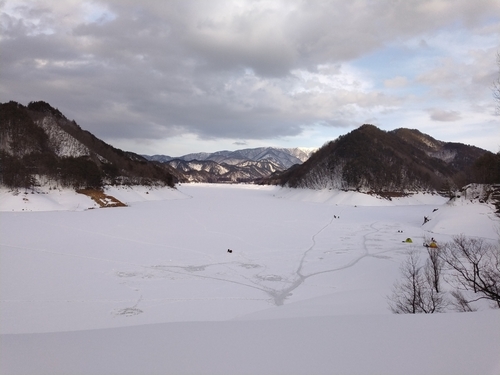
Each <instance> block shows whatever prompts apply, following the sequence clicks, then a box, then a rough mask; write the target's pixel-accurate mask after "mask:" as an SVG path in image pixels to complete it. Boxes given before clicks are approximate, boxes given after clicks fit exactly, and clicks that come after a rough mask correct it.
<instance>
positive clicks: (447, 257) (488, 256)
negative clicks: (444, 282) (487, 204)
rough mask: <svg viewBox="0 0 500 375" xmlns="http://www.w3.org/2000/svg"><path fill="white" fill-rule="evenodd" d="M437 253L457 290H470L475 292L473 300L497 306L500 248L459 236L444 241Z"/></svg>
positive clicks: (499, 304)
mask: <svg viewBox="0 0 500 375" xmlns="http://www.w3.org/2000/svg"><path fill="white" fill-rule="evenodd" d="M439 254H440V257H441V258H442V260H443V261H444V263H445V264H446V266H447V268H448V269H449V271H450V275H449V278H450V282H451V284H453V285H454V286H455V287H456V288H458V290H459V291H460V290H462V291H473V292H474V293H476V295H478V297H477V298H476V299H475V300H480V299H488V300H491V301H494V302H495V304H496V305H497V306H498V307H500V247H498V246H493V245H492V244H490V243H487V242H485V241H484V240H483V239H479V238H467V237H465V236H463V235H461V236H456V237H455V238H454V239H453V241H451V242H448V243H446V244H445V245H444V246H443V248H442V250H441V252H440V253H439ZM461 297H463V294H461ZM464 300H465V298H464ZM473 301H474V300H472V301H467V302H473Z"/></svg>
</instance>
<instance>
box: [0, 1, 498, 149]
mask: <svg viewBox="0 0 500 375" xmlns="http://www.w3.org/2000/svg"><path fill="white" fill-rule="evenodd" d="M0 27H1V30H0V102H7V101H10V100H14V101H17V102H20V103H21V104H24V105H27V104H28V103H29V102H30V101H36V100H43V101H46V102H48V103H49V104H51V105H52V106H54V107H56V108H58V109H59V110H60V111H61V112H62V113H63V114H64V115H66V117H68V118H69V119H74V120H75V121H76V122H77V123H78V124H79V125H80V126H81V127H82V128H83V129H85V130H89V131H90V132H92V133H93V134H95V135H96V136H97V137H99V138H101V139H103V140H104V141H106V142H108V143H110V144H112V145H113V146H115V147H118V148H121V149H123V150H127V151H134V152H137V153H141V154H166V155H171V156H180V155H184V154H187V153H191V152H200V151H205V152H213V151H218V150H235V149H241V148H252V147H260V146H278V147H320V146H321V145H323V144H324V143H325V142H327V141H329V140H332V139H335V138H337V137H338V136H339V135H342V134H346V133H348V132H350V131H352V130H353V129H355V128H357V127H359V126H360V125H362V124H364V123H370V124H374V125H376V126H378V127H380V128H381V129H384V130H392V129H396V128H399V127H406V128H413V129H418V130H420V131H422V132H424V133H427V134H429V135H431V136H433V137H434V138H436V139H439V140H443V141H453V142H462V143H466V144H472V145H475V146H478V147H482V148H485V149H488V150H490V151H493V152H498V151H500V116H499V115H498V114H496V112H495V107H496V103H495V100H494V98H493V95H492V85H493V82H494V81H495V80H496V79H498V74H499V67H498V65H497V54H498V52H499V51H500V1H499V0H473V1H472V0H349V1H346V0H330V1H322V0H303V1H299V0H297V1H294V0H283V1H278V0H276V1H274V0H266V1H245V0H234V1H218V0H178V1H176V0H169V1H157V0H141V1H137V0H95V1H86V0H64V1H60V0H43V1H42V0H32V1H28V0H0Z"/></svg>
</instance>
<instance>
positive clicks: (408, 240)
mask: <svg viewBox="0 0 500 375" xmlns="http://www.w3.org/2000/svg"><path fill="white" fill-rule="evenodd" d="M403 242H406V243H413V241H412V240H411V238H410V237H408V238H407V239H406V240H404V241H403Z"/></svg>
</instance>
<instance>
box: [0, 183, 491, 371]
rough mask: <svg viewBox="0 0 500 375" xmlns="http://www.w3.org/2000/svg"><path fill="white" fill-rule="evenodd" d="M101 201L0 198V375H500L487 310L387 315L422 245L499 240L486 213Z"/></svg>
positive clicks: (318, 203) (279, 192) (321, 204)
mask: <svg viewBox="0 0 500 375" xmlns="http://www.w3.org/2000/svg"><path fill="white" fill-rule="evenodd" d="M107 193H108V194H109V195H113V196H114V197H116V198H117V199H119V200H121V201H122V202H125V203H127V204H128V205H129V207H126V208H108V209H95V210H87V211H76V212H74V211H71V207H75V203H74V202H73V201H71V199H69V200H68V202H66V203H64V204H62V203H59V206H57V205H53V206H50V205H45V206H44V205H43V204H42V203H40V205H39V206H37V205H36V204H35V203H33V207H32V210H33V211H38V212H18V211H22V210H21V209H22V208H25V207H26V206H25V205H26V203H25V201H22V200H21V201H20V200H19V199H18V198H19V197H18V196H12V194H10V195H8V194H1V196H0V211H2V212H0V296H1V300H0V333H1V335H0V345H1V346H0V373H2V374H4V373H5V374H15V373H38V370H40V369H47V372H48V373H49V372H50V373H51V374H65V373H75V372H79V373H85V374H108V373H130V374H136V373H148V374H155V373H158V374H165V373H167V374H168V373H170V374H183V373H185V374H188V373H190V374H255V373H259V374H266V373H268V374H280V373H282V374H289V373H298V374H300V373H304V374H305V373H314V374H322V373H325V374H331V373H338V374H355V373H356V374H381V373H384V374H401V373H405V374H431V373H439V374H460V373H463V374H468V373H481V374H489V373H491V374H494V373H498V370H499V369H500V360H499V359H498V358H497V356H495V355H494V354H492V353H498V352H499V351H500V334H498V332H500V314H499V312H498V310H488V309H483V311H480V312H476V313H468V314H458V313H448V314H435V315H431V316H398V315H394V314H391V313H390V311H389V309H388V305H387V298H386V297H387V295H389V294H390V293H391V287H392V285H393V283H394V281H395V280H396V279H397V278H398V277H399V264H400V263H401V261H402V260H403V259H404V258H405V254H406V251H407V250H408V249H409V248H413V249H417V250H419V251H422V254H425V251H426V250H425V248H424V247H422V246H421V245H422V242H423V240H424V237H431V236H432V237H435V238H436V239H437V240H438V242H445V241H448V240H449V239H451V237H452V235H454V234H460V233H464V234H465V235H470V236H479V237H484V238H486V239H487V240H495V239H497V238H498V237H497V234H496V228H498V225H499V221H498V219H497V218H496V217H495V215H494V214H493V212H492V210H491V207H489V206H487V205H480V204H474V205H472V204H455V205H449V204H446V200H445V199H443V198H441V197H437V196H432V195H420V196H417V197H415V196H414V197H409V198H402V199H397V200H393V201H386V200H379V199H376V198H373V197H370V196H365V195H360V194H356V193H347V192H331V191H322V192H308V191H305V190H288V189H279V188H276V187H260V186H251V185H205V184H196V185H189V184H188V185H183V186H179V187H178V190H172V189H116V188H113V189H109V190H108V191H107ZM65 194H66V193H65ZM39 196H40V197H41V198H40V199H41V200H43V199H45V198H47V199H46V201H50V199H53V198H52V197H51V194H45V195H44V194H39ZM82 197H83V196H82ZM77 198H78V199H80V198H81V197H77ZM85 198H86V197H85ZM89 201H90V199H89ZM80 204H81V206H84V204H83V203H80ZM50 207H53V209H54V210H57V209H58V207H59V208H60V207H67V211H41V210H42V209H44V210H46V209H47V208H49V209H50ZM54 207H55V208H54ZM37 208H38V210H37ZM436 208H438V210H437V211H434V209H436ZM12 210H14V211H15V212H12ZM433 211H434V212H433ZM457 212H458V213H459V214H458V215H457ZM424 216H428V217H429V218H430V219H431V220H430V221H429V222H428V223H426V224H425V225H422V223H423V217H424ZM401 231H402V232H401ZM407 237H411V238H412V239H413V241H414V243H413V244H406V243H403V242H402V241H403V240H404V239H406V238H407ZM228 248H230V249H232V250H233V253H232V254H228V253H227V249H228ZM26 358H27V359H26ZM471 358H472V359H471ZM49 369H50V371H49ZM35 370H37V371H35Z"/></svg>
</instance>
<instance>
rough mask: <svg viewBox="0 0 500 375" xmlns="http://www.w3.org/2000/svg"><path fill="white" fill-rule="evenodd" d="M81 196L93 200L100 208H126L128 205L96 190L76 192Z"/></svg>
mask: <svg viewBox="0 0 500 375" xmlns="http://www.w3.org/2000/svg"><path fill="white" fill-rule="evenodd" d="M76 192H77V193H79V194H84V195H87V196H89V197H90V198H92V200H93V201H94V202H96V203H97V204H98V205H99V206H100V207H102V208H104V207H126V206H127V205H126V204H125V203H123V202H120V201H119V200H118V199H116V198H115V197H113V196H111V195H106V194H104V192H102V191H101V190H95V189H80V190H77V191H76Z"/></svg>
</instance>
